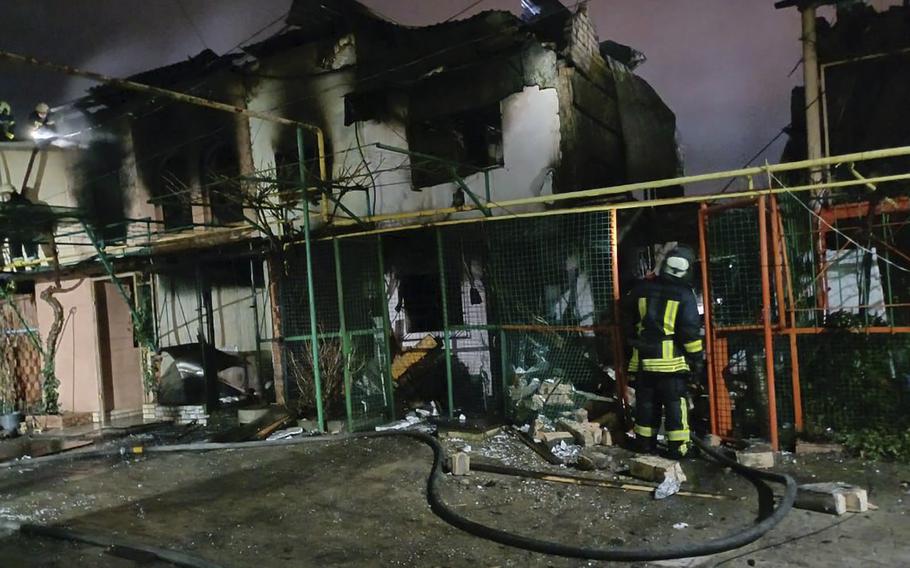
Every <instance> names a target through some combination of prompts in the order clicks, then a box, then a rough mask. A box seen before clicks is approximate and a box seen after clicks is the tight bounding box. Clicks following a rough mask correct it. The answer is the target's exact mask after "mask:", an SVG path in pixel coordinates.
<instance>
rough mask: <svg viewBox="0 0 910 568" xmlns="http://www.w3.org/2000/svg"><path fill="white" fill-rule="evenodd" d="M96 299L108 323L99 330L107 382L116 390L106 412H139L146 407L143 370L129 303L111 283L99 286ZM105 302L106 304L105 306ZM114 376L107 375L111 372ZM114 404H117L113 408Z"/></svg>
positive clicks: (101, 313)
mask: <svg viewBox="0 0 910 568" xmlns="http://www.w3.org/2000/svg"><path fill="white" fill-rule="evenodd" d="M96 286H97V287H96V289H95V290H96V294H95V299H96V302H97V303H98V304H99V308H100V309H99V310H98V313H99V315H104V316H106V317H105V321H104V322H101V323H102V325H101V326H100V328H99V339H100V341H99V345H100V353H101V356H102V362H104V361H103V360H104V359H107V360H108V361H109V362H110V367H108V366H107V364H103V365H102V367H101V368H102V372H103V373H104V374H105V376H104V380H105V382H106V383H108V384H110V385H111V387H112V391H113V401H110V400H107V401H106V407H107V408H106V410H136V409H140V408H142V402H143V397H142V369H141V367H140V365H139V358H140V352H139V348H138V347H136V346H134V345H133V323H132V319H131V316H130V310H129V306H127V304H126V300H124V299H123V297H122V296H121V295H120V293H119V292H118V291H117V287H116V286H114V284H112V283H110V282H97V283H96ZM101 302H104V305H103V306H101V305H100V304H101ZM108 368H109V369H110V375H109V376H107V374H106V373H107V369H108ZM111 402H113V405H111Z"/></svg>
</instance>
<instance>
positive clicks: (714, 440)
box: [705, 434, 723, 448]
mask: <svg viewBox="0 0 910 568" xmlns="http://www.w3.org/2000/svg"><path fill="white" fill-rule="evenodd" d="M705 442H707V443H708V445H709V446H711V447H712V448H719V447H720V446H721V444H723V439H722V438H721V437H720V436H718V435H716V434H708V435H707V436H705Z"/></svg>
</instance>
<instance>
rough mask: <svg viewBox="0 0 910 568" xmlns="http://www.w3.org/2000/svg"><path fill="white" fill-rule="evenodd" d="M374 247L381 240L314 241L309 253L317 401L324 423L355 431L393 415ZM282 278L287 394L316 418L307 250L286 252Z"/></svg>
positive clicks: (381, 289) (383, 299)
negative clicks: (344, 425)
mask: <svg viewBox="0 0 910 568" xmlns="http://www.w3.org/2000/svg"><path fill="white" fill-rule="evenodd" d="M379 246H380V242H379V240H378V239H347V240H340V241H337V242H333V241H319V242H316V243H314V244H313V249H312V262H313V277H314V278H313V288H314V299H315V307H316V328H317V334H318V349H317V353H318V354H317V357H318V361H319V370H320V387H321V390H322V393H321V394H322V397H321V400H320V401H321V404H322V406H323V408H324V412H325V417H326V419H327V420H335V419H337V420H346V421H347V422H348V426H349V427H350V428H352V429H354V430H360V429H365V428H369V427H371V426H373V425H375V424H378V423H381V422H384V421H386V420H388V419H389V418H391V416H392V404H393V401H392V391H391V388H390V386H391V382H390V381H391V376H390V373H389V355H388V353H389V352H388V348H389V347H388V333H387V319H386V318H387V315H386V309H387V308H386V305H387V302H386V296H385V291H384V278H383V276H382V270H381V269H380V263H381V260H380V256H379V255H380V252H379V251H380V249H379ZM282 276H283V278H282V281H281V301H282V326H283V328H284V329H283V333H284V336H285V347H284V362H285V367H286V373H285V377H286V385H285V388H286V392H287V395H288V398H289V399H291V400H293V401H295V403H296V405H297V407H298V409H299V410H300V411H301V412H303V413H304V414H307V415H315V411H316V407H317V401H316V393H315V381H314V373H313V366H314V365H313V360H314V357H313V353H312V344H311V335H310V330H311V327H310V316H309V302H308V296H307V284H306V282H307V275H306V256H305V249H304V247H302V246H298V247H293V248H291V249H289V250H288V251H287V253H286V255H285V261H284V274H283V275H282Z"/></svg>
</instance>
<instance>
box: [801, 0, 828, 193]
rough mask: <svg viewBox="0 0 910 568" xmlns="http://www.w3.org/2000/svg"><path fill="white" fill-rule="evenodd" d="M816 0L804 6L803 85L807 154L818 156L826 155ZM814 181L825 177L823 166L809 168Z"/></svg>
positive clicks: (808, 157) (819, 180)
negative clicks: (823, 146)
mask: <svg viewBox="0 0 910 568" xmlns="http://www.w3.org/2000/svg"><path fill="white" fill-rule="evenodd" d="M816 8H817V5H816V3H815V2H807V3H806V4H804V5H802V6H800V16H801V17H802V44H803V85H805V93H806V95H805V96H806V158H807V159H809V160H817V159H819V158H821V157H822V154H823V152H822V127H821V112H820V109H821V98H822V97H823V96H824V93H822V92H821V89H820V88H819V76H818V49H817V40H818V34H817V32H816V29H815V19H816ZM809 176H810V182H811V183H819V182H821V181H822V171H821V169H820V168H812V169H810V170H809Z"/></svg>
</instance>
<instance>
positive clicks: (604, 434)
mask: <svg viewBox="0 0 910 568" xmlns="http://www.w3.org/2000/svg"><path fill="white" fill-rule="evenodd" d="M600 445H601V446H612V445H613V435H612V434H610V429H609V428H601V429H600Z"/></svg>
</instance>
